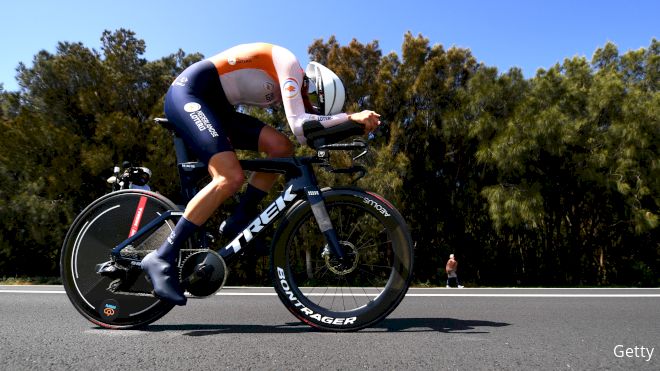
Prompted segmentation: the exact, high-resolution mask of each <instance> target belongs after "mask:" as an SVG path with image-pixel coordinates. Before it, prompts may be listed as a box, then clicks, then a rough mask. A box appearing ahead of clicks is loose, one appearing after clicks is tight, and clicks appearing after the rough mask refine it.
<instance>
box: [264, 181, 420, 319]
mask: <svg viewBox="0 0 660 371" xmlns="http://www.w3.org/2000/svg"><path fill="white" fill-rule="evenodd" d="M322 192H323V193H322V194H323V198H324V199H325V205H326V208H327V211H328V215H329V216H330V218H331V220H332V223H333V226H334V228H335V230H336V232H337V234H338V237H339V241H340V243H341V244H342V246H344V247H345V252H348V254H349V255H351V259H352V262H353V263H352V264H347V265H346V266H340V267H338V266H335V264H334V263H333V260H332V258H331V257H328V258H326V257H325V256H324V255H323V250H326V248H325V240H324V238H323V234H322V233H321V232H320V230H319V227H318V225H317V223H316V220H315V218H314V216H313V214H312V210H311V207H310V205H309V203H308V202H307V201H303V202H299V203H298V204H297V205H294V207H293V208H292V209H291V211H290V212H289V213H287V215H286V217H285V218H284V219H283V221H282V224H281V225H280V228H278V231H277V232H276V236H275V238H274V241H275V243H274V247H273V249H272V252H271V275H272V278H273V283H274V287H275V290H276V292H277V294H278V296H279V298H280V300H281V301H282V303H283V304H284V305H285V306H286V307H287V309H288V310H289V311H290V312H291V313H292V314H293V315H294V316H296V317H297V318H298V319H300V320H301V321H303V322H304V323H307V324H308V325H310V326H312V327H314V328H317V329H321V330H328V331H356V330H360V329H363V328H365V327H369V326H373V325H375V324H377V323H378V322H380V321H381V320H383V319H384V318H385V317H387V316H388V315H389V314H390V313H391V312H392V311H393V310H394V309H395V308H396V307H397V306H398V305H399V304H400V303H401V301H402V300H403V298H404V296H405V294H406V292H407V290H408V286H409V285H410V280H411V278H412V267H413V255H414V253H413V245H412V239H411V237H410V233H409V231H408V227H407V224H406V223H405V220H404V219H403V217H402V216H401V214H400V213H399V212H398V211H397V210H396V209H395V208H394V207H393V206H392V205H391V204H390V203H389V202H388V201H386V200H385V199H383V198H382V197H381V196H378V195H376V194H374V193H370V192H365V191H362V190H360V189H353V188H339V189H324V190H322ZM365 236H366V237H365ZM365 238H368V239H365ZM303 255H304V258H303ZM325 255H328V254H325Z"/></svg>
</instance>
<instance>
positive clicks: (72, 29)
mask: <svg viewBox="0 0 660 371" xmlns="http://www.w3.org/2000/svg"><path fill="white" fill-rule="evenodd" d="M0 14H1V15H2V16H1V17H0V55H1V57H0V84H3V85H4V89H5V91H16V90H18V84H17V82H16V79H15V77H16V67H17V66H18V64H19V62H23V63H25V64H26V65H27V66H28V67H30V66H32V59H33V57H34V55H35V54H37V53H38V52H39V51H40V50H46V51H49V52H51V53H54V52H55V48H56V46H57V43H58V42H60V41H68V42H82V43H83V44H84V45H85V46H87V47H89V48H92V49H96V50H98V51H100V37H101V34H102V33H103V31H104V30H111V31H114V30H117V29H119V28H126V29H129V30H132V31H134V32H135V33H136V37H137V38H140V39H143V40H144V41H145V43H146V47H147V50H146V53H145V55H144V58H146V59H148V60H156V59H159V58H161V57H164V56H167V55H169V54H172V53H175V52H176V51H177V50H179V49H182V50H184V51H185V52H186V53H195V52H199V53H202V54H203V55H205V56H211V55H213V54H215V53H218V52H220V51H222V50H224V49H227V48H229V47H231V46H234V45H237V44H241V43H247V42H256V41H263V42H270V43H274V44H278V45H281V46H284V47H286V48H288V49H289V50H291V51H292V52H293V53H294V54H295V55H296V56H297V57H298V59H299V60H300V62H301V64H302V65H303V66H304V65H305V64H306V63H307V61H308V55H307V47H308V46H309V45H310V44H311V43H312V42H313V41H314V40H316V39H323V40H327V39H328V38H329V37H330V36H332V35H334V36H335V37H336V38H337V40H338V42H339V43H340V44H341V45H347V44H348V43H349V42H350V41H351V40H352V39H354V38H355V39H357V40H358V41H359V42H361V43H368V42H371V41H373V40H378V42H379V45H380V48H381V50H382V52H383V54H387V53H389V52H395V53H397V54H398V55H399V56H400V55H401V44H402V42H403V37H404V34H405V33H406V32H408V31H410V32H412V33H413V34H414V35H419V34H421V35H423V36H424V37H426V38H428V39H429V42H430V44H431V45H434V44H441V45H443V46H444V47H445V48H446V49H447V48H450V47H452V46H457V47H463V48H469V49H470V50H471V51H472V54H473V55H474V56H475V57H476V58H477V60H478V61H480V62H483V63H485V64H486V65H488V66H494V67H497V68H498V69H499V71H500V72H506V71H507V70H508V69H509V68H511V67H519V68H521V69H522V71H523V73H524V75H525V76H526V77H533V76H534V75H535V74H536V71H537V69H539V68H546V69H547V68H549V67H551V66H553V65H554V64H555V63H557V62H562V61H563V60H564V58H571V57H574V56H584V57H586V58H587V59H589V60H590V59H591V56H592V55H593V53H594V51H596V49H597V48H599V47H602V46H604V45H605V44H606V43H607V42H613V43H614V44H616V45H617V47H618V48H619V52H620V53H622V54H623V53H624V52H626V51H628V50H636V49H639V48H646V47H648V46H649V45H650V44H651V40H652V39H653V38H659V37H660V32H658V31H660V20H659V19H660V17H659V16H658V14H660V0H629V1H625V0H621V1H613V0H593V1H590V0H552V1H550V0H548V1H540V0H539V1H537V0H490V1H488V0H469V1H458V0H457V1H444V0H428V1H421V0H398V1H391V0H380V1H368V0H362V1H356V0H350V1H347V0H331V1H313V0H308V1H297V0H296V1H294V0H286V1H274V0H265V1H257V0H231V1H225V0H215V1H212V0H199V1H195V0H190V1H182V0H179V1H172V0H158V1H155V0H153V1H152V0H113V1H95V0H71V1H67V0H5V1H2V3H1V5H0Z"/></svg>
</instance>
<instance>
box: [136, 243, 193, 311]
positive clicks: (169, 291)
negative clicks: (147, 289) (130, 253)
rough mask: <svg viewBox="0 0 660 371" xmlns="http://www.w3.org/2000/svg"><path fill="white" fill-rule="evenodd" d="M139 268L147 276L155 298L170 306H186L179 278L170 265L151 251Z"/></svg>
mask: <svg viewBox="0 0 660 371" xmlns="http://www.w3.org/2000/svg"><path fill="white" fill-rule="evenodd" d="M141 266H142V270H144V271H145V272H146V273H147V275H148V276H149V279H150V280H151V284H152V285H153V286H154V293H155V294H156V296H157V297H159V298H161V299H163V300H165V301H168V302H170V303H172V304H176V305H186V301H187V298H186V297H185V296H184V295H183V290H182V289H181V287H180V286H179V277H178V275H177V271H176V269H175V268H174V267H173V266H172V264H170V263H169V262H168V261H166V260H164V259H162V258H161V257H160V256H158V253H157V252H156V251H152V252H150V253H149V254H147V256H145V257H144V259H142V262H141Z"/></svg>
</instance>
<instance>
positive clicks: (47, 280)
mask: <svg viewBox="0 0 660 371" xmlns="http://www.w3.org/2000/svg"><path fill="white" fill-rule="evenodd" d="M61 284H62V280H61V279H60V277H2V278H1V279H0V285H61Z"/></svg>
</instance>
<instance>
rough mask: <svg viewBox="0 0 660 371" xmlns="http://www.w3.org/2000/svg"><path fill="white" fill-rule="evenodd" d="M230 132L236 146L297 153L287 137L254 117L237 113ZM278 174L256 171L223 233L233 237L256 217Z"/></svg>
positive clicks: (278, 153)
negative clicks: (259, 206)
mask: <svg viewBox="0 0 660 371" xmlns="http://www.w3.org/2000/svg"><path fill="white" fill-rule="evenodd" d="M227 131H228V132H229V137H230V138H231V141H232V144H233V145H234V147H235V148H239V149H245V150H250V151H258V152H262V153H266V154H267V155H268V157H269V158H275V157H288V156H291V155H293V144H292V143H291V141H290V140H289V139H288V138H287V137H286V136H284V135H283V134H281V133H280V132H278V131H277V130H275V129H273V128H272V127H270V126H267V125H265V124H264V123H262V122H261V121H259V120H258V119H256V118H254V117H251V116H248V115H244V114H242V113H239V112H236V113H235V114H234V115H233V120H232V124H231V126H230V127H229V128H228V129H227ZM277 176H278V174H273V173H258V172H255V173H252V175H251V176H250V179H249V182H248V186H247V189H246V190H245V192H244V193H243V194H242V195H241V198H240V201H239V205H238V207H237V208H236V210H235V211H234V213H233V214H232V215H231V217H230V218H229V219H227V221H226V222H225V223H223V225H222V226H221V231H222V234H223V235H228V236H230V237H231V236H233V235H235V234H237V233H239V232H240V231H241V230H242V229H243V228H245V227H246V226H247V224H248V223H249V222H250V221H251V220H252V219H253V218H254V217H256V215H257V213H258V209H257V207H258V205H259V203H260V202H261V201H262V200H263V199H264V198H265V197H266V195H267V194H268V191H269V190H270V188H271V187H272V186H273V184H274V183H275V180H276V179H277Z"/></svg>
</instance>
